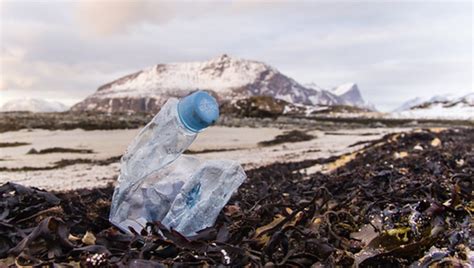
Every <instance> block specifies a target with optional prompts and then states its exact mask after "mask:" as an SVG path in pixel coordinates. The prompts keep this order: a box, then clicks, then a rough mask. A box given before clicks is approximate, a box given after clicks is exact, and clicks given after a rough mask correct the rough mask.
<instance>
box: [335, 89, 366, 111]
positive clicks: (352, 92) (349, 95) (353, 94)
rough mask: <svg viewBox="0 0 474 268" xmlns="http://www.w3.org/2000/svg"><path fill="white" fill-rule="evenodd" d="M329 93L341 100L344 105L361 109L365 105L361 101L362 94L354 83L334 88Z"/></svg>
mask: <svg viewBox="0 0 474 268" xmlns="http://www.w3.org/2000/svg"><path fill="white" fill-rule="evenodd" d="M331 92H332V93H333V94H334V95H336V96H338V97H339V98H341V99H342V101H344V102H345V104H348V105H353V106H359V107H363V106H365V105H366V103H365V101H364V100H363V99H362V94H361V93H360V90H359V87H357V85H356V84H355V83H347V84H343V85H340V86H338V87H335V88H333V89H332V90H331Z"/></svg>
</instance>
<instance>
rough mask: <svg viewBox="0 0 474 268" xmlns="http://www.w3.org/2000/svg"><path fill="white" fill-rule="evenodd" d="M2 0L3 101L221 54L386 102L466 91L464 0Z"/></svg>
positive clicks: (75, 95) (389, 105)
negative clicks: (346, 86) (350, 86)
mask: <svg viewBox="0 0 474 268" xmlns="http://www.w3.org/2000/svg"><path fill="white" fill-rule="evenodd" d="M0 3H1V4H0V11H1V17H0V23H1V32H0V34H1V35H0V41H1V42H0V43H1V54H0V57H1V58H0V60H1V62H0V67H1V69H0V75H1V80H0V104H1V103H3V102H5V101H7V100H10V99H12V98H24V97H34V98H45V99H50V100H59V101H62V102H64V103H67V104H73V103H75V102H77V101H80V100H82V99H83V98H85V97H86V96H88V95H90V94H92V93H93V92H94V91H95V90H96V89H97V87H98V86H100V85H102V84H104V83H106V82H109V81H111V80H113V79H116V78H118V77H120V76H123V75H126V74H128V73H131V72H136V71H137V70H140V69H142V68H146V67H149V66H152V65H155V64H157V63H166V62H180V61H201V60H208V59H210V58H214V57H216V56H218V55H220V54H223V53H227V54H229V55H231V56H235V57H239V58H247V59H254V60H259V61H263V62H266V63H268V64H270V65H272V66H273V67H275V68H277V69H278V70H280V71H281V72H282V73H284V74H286V75H288V76H290V77H292V78H294V79H295V80H297V81H298V82H300V83H308V82H314V83H316V84H318V85H320V86H321V87H325V88H331V87H333V86H336V85H338V84H342V83H346V82H356V83H357V84H358V85H359V88H360V89H361V90H362V94H363V96H364V98H365V99H366V100H368V101H370V102H372V103H374V104H375V105H376V106H377V108H379V109H380V110H384V111H388V110H391V109H393V108H395V107H397V106H398V105H399V104H401V103H402V102H404V101H405V100H407V99H410V98H413V97H415V96H420V97H428V96H432V95H436V94H447V93H452V94H464V93H468V92H472V91H473V83H472V81H473V53H472V46H473V43H472V35H473V26H472V25H473V4H472V2H471V1H465V2H454V1H444V2H439V1H438V2H430V1H417V2H414V1H403V2H400V1H396V2H394V1H391V2H388V1H386V2H383V1H365V2H363V1H344V2H335V1H326V2H321V1H319V2H308V1H305V2H303V1H300V2H298V1H293V2H291V3H290V2H276V1H258V2H244V1H220V2H214V3H212V2H200V3H199V4H196V3H191V2H179V3H176V2H174V3H172V2H157V1H149V2H146V1H143V2H139V1H133V2H132V1H125V0H121V1H76V2H72V1H42V2H40V1H4V0H0Z"/></svg>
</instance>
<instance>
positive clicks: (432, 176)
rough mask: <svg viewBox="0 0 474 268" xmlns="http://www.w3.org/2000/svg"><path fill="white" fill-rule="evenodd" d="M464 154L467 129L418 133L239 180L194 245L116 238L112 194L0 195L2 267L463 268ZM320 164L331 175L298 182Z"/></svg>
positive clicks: (157, 228)
mask: <svg viewBox="0 0 474 268" xmlns="http://www.w3.org/2000/svg"><path fill="white" fill-rule="evenodd" d="M473 144H474V130H473V129H450V130H444V131H436V130H433V131H431V130H420V131H415V132H411V133H401V134H389V135H387V136H385V137H383V138H382V139H380V140H377V141H374V142H370V143H368V144H366V146H365V147H364V148H363V149H362V150H359V151H357V152H355V153H354V154H351V157H350V158H349V159H347V161H344V163H343V164H337V163H336V162H337V161H339V162H340V157H333V158H330V159H315V160H306V161H303V162H298V163H275V164H272V165H269V166H266V167H262V168H258V169H254V170H249V171H247V175H248V180H247V181H246V182H245V183H244V184H243V185H242V186H241V187H240V188H239V190H238V192H237V193H236V194H235V195H234V196H233V197H232V198H231V200H230V201H229V203H228V205H227V206H226V207H225V208H224V209H223V210H222V211H221V213H220V215H219V217H218V219H217V221H216V224H215V225H214V226H211V227H208V228H206V229H204V230H202V231H201V232H199V233H198V234H197V235H195V236H193V237H184V236H183V235H181V234H180V233H178V232H176V231H175V230H169V229H167V228H166V227H165V226H163V225H162V224H161V223H160V222H153V223H148V225H147V227H146V228H145V229H144V230H143V231H142V232H141V233H136V232H133V235H131V236H130V235H126V234H124V233H122V232H121V231H120V230H119V229H117V228H115V227H114V226H112V225H111V224H110V223H109V222H108V220H107V217H108V212H109V206H110V199H111V195H112V192H113V187H112V186H109V187H105V188H102V189H92V190H77V191H72V192H65V193H48V192H44V191H41V190H38V189H35V188H27V187H23V186H20V185H17V184H13V183H7V184H5V185H3V186H0V195H1V196H2V199H1V201H0V259H3V260H2V262H3V264H5V265H15V264H16V265H51V264H61V265H68V266H78V265H82V266H84V267H98V266H102V267H106V266H112V267H124V266H130V267H171V266H172V267H189V266H219V265H223V266H236V267H239V266H252V267H253V266H254V267H261V266H290V267H309V266H314V267H318V266H321V267H322V266H349V267H350V266H358V267H387V266H397V267H399V266H409V265H413V266H415V267H428V266H430V265H446V266H462V265H464V266H468V265H469V262H470V260H469V259H470V258H472V253H471V251H470V249H472V246H473V245H472V243H473V242H472V239H471V240H470V237H472V236H473V233H472V232H473V231H472V229H473V228H472V213H473V211H474V202H473V200H472V192H473V185H472V178H473V175H474V150H473ZM397 152H404V154H403V157H400V153H399V154H398V155H397V154H396V153H397ZM339 162H338V163H339ZM321 163H324V164H328V165H331V166H334V170H333V171H332V172H330V173H324V174H323V173H315V174H306V171H305V170H306V169H308V168H310V167H312V166H313V165H315V164H321ZM38 179H40V178H38ZM471 261H472V260H471Z"/></svg>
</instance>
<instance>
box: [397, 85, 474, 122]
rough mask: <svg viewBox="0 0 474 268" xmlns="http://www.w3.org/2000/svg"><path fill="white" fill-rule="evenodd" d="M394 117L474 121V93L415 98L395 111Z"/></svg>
mask: <svg viewBox="0 0 474 268" xmlns="http://www.w3.org/2000/svg"><path fill="white" fill-rule="evenodd" d="M392 116H394V117H401V118H414V119H417V118H434V119H465V120H474V92H473V93H469V94H467V95H462V96H456V95H452V94H447V95H437V96H434V97H431V98H429V99H422V98H415V99H412V100H409V101H408V102H406V103H404V104H402V105H401V106H400V107H399V108H397V109H395V110H394V112H393V113H392Z"/></svg>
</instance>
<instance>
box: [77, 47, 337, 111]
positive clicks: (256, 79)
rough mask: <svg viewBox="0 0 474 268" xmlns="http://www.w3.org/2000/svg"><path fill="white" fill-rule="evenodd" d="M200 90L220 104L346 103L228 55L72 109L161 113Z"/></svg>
mask: <svg viewBox="0 0 474 268" xmlns="http://www.w3.org/2000/svg"><path fill="white" fill-rule="evenodd" d="M196 89H204V90H207V91H209V92H210V93H211V94H213V95H214V96H215V97H216V98H217V99H218V101H219V102H220V103H226V102H229V101H231V100H236V99H245V98H249V97H251V96H270V97H273V98H275V99H280V100H284V101H286V102H289V103H294V104H303V105H333V104H337V103H339V102H340V100H339V99H338V98H337V97H336V96H334V95H333V94H331V93H330V92H327V91H321V90H316V89H313V88H309V87H305V86H303V85H301V84H299V83H298V82H296V81H295V80H293V79H291V78H290V77H288V76H286V75H284V74H282V73H280V72H279V71H278V70H277V69H275V68H273V67H271V66H269V65H267V64H265V63H263V62H259V61H253V60H245V59H238V58H233V57H230V56H228V55H225V54H224V55H222V56H219V57H217V58H214V59H211V60H209V61H204V62H187V63H186V62H185V63H170V64H158V65H155V66H153V67H151V68H148V69H144V70H141V71H139V72H136V73H133V74H130V75H127V76H124V77H122V78H119V79H117V80H115V81H112V82H110V83H108V84H105V85H103V86H101V87H99V88H98V89H97V91H96V92H95V93H94V94H92V95H91V96H89V97H87V98H86V99H85V100H83V101H82V102H80V103H78V104H76V105H74V106H73V107H72V108H71V110H72V111H86V110H93V111H99V112H109V113H113V112H128V113H133V112H157V111H158V110H159V108H160V107H161V105H162V104H163V103H164V102H165V101H166V100H167V99H168V98H169V97H182V96H185V95H187V94H189V93H191V92H192V91H194V90H196Z"/></svg>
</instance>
